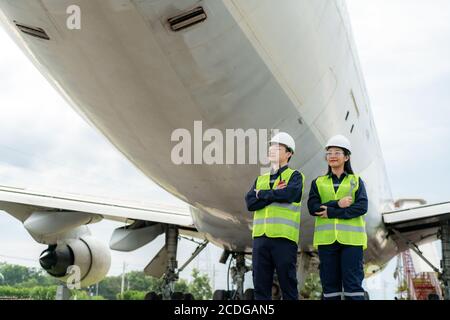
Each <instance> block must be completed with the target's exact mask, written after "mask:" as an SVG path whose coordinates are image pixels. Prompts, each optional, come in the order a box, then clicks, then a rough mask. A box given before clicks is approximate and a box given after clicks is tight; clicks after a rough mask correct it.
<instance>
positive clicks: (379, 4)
mask: <svg viewBox="0 0 450 320" xmlns="http://www.w3.org/2000/svg"><path fill="white" fill-rule="evenodd" d="M347 6H348V10H349V15H350V18H351V24H352V26H353V34H354V38H355V42H356V46H357V48H358V55H359V60H360V63H361V66H362V71H363V75H364V78H365V81H366V87H367V89H368V94H369V98H370V102H371V107H372V112H373V115H374V118H375V124H376V127H377V131H378V136H379V139H380V144H381V147H382V151H383V155H384V159H385V163H386V168H387V173H388V177H389V180H390V184H391V188H392V191H393V195H394V198H396V199H397V198H403V197H420V198H424V199H426V200H427V201H428V202H429V203H435V202H443V201H448V200H449V198H450V193H449V192H448V186H447V184H446V182H447V181H450V170H447V166H448V158H449V156H450V148H448V147H447V141H448V140H449V138H450V108H449V107H450V90H449V86H450V59H448V57H450V41H448V39H450V1H447V0H434V1H433V2H428V1H423V0H421V1H417V0H377V1H373V0H348V1H347ZM0 47H1V48H2V50H1V53H0V58H1V59H0V155H1V156H0V185H9V186H11V185H12V186H18V187H26V188H29V189H45V190H55V191H63V192H73V193H81V194H91V195H97V196H101V197H104V198H118V199H127V200H138V201H142V200H144V201H155V200H158V201H163V202H169V203H181V202H180V201H179V200H177V199H176V198H174V197H173V196H171V195H170V194H168V193H167V192H165V191H163V190H161V189H160V188H159V187H158V186H156V185H155V184H154V183H153V182H151V181H150V180H149V179H148V178H147V177H145V176H144V175H143V174H142V173H140V172H139V171H138V170H136V169H135V168H134V167H133V166H132V165H131V164H130V163H129V162H128V161H127V160H126V159H125V157H124V156H122V155H121V154H120V153H119V152H117V151H116V150H115V149H114V148H113V147H112V146H111V145H110V143H109V142H108V141H107V140H106V139H105V138H103V137H102V136H101V135H100V134H99V133H98V132H97V131H96V130H95V129H93V128H91V127H90V126H89V125H87V124H86V123H85V122H84V121H83V120H82V119H81V118H80V117H79V116H78V114H77V113H76V112H75V111H73V110H72V109H71V108H70V107H69V106H68V104H67V103H66V102H65V101H64V100H63V98H61V97H60V96H59V94H58V93H57V92H55V90H54V89H53V88H52V87H51V86H50V85H49V84H48V82H47V81H46V80H45V79H44V77H43V76H42V75H41V74H40V73H39V72H38V71H37V70H36V68H35V67H34V66H33V65H32V64H31V63H30V62H29V61H28V59H27V58H26V57H25V56H24V55H23V53H22V52H21V51H20V50H19V49H18V48H17V47H16V46H15V44H14V43H13V42H12V41H11V40H10V39H9V37H8V36H7V35H6V33H5V32H4V31H3V30H2V29H0ZM119 226H121V224H119V223H115V222H110V221H102V222H101V223H98V224H95V225H92V227H91V230H92V232H93V234H95V235H96V236H97V237H98V238H99V239H100V240H101V241H104V242H106V243H107V242H108V241H109V237H110V235H111V232H112V230H113V229H114V228H117V227H119ZM182 243H183V244H182V247H183V250H180V251H181V252H180V253H179V259H180V263H182V261H184V260H185V259H186V258H187V257H188V255H189V251H190V250H193V249H194V247H195V246H194V245H192V244H190V243H189V241H186V240H182ZM162 245H163V239H162V237H160V238H159V239H158V240H157V241H155V242H153V243H151V244H149V245H146V246H144V247H143V248H141V249H138V250H136V251H134V252H131V253H126V254H124V253H119V252H112V266H111V270H110V274H111V275H117V274H120V272H121V271H122V268H123V263H124V262H125V263H126V270H142V269H143V268H144V267H145V265H146V264H147V263H148V262H149V261H150V260H151V258H152V257H153V255H154V254H155V253H156V252H157V251H158V250H159V248H160V247H161V246H162ZM44 249H45V246H43V245H40V244H37V243H36V242H34V241H33V240H32V238H31V237H30V236H29V235H28V233H27V232H26V231H25V229H24V228H23V226H22V225H21V223H19V222H18V221H17V220H15V219H14V218H12V217H10V216H9V215H8V214H6V213H2V212H0V262H1V261H7V262H10V263H18V264H24V265H28V266H34V267H38V261H37V260H38V259H37V258H38V256H39V254H40V253H41V251H43V250H44ZM219 255H220V251H218V250H216V249H214V247H212V246H208V248H207V249H206V250H205V251H204V252H203V253H202V254H201V255H200V257H199V259H197V260H196V261H195V262H194V263H193V264H192V265H191V267H190V268H188V269H187V271H186V272H184V273H182V277H185V278H186V277H188V276H189V273H190V270H191V268H192V267H198V268H200V269H201V270H202V271H204V272H208V273H209V275H210V276H211V277H213V278H214V284H216V286H217V287H220V286H222V288H223V286H224V285H225V281H224V279H225V278H226V273H225V270H226V269H225V267H224V266H223V265H220V264H219V263H218V262H217V263H216V261H218V256H219ZM394 268H395V259H394V261H392V262H391V263H390V264H389V265H388V267H387V268H386V270H385V271H383V272H382V273H381V274H380V275H378V276H376V277H372V278H371V279H369V280H367V281H366V286H368V287H371V288H372V289H371V290H369V292H370V293H371V295H372V297H373V298H378V299H383V298H385V299H393V297H394V287H395V280H394V279H393V277H392V274H393V270H394Z"/></svg>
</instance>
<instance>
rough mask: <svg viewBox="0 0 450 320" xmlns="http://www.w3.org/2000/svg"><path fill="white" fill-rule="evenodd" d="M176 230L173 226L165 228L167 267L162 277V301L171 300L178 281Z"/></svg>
mask: <svg viewBox="0 0 450 320" xmlns="http://www.w3.org/2000/svg"><path fill="white" fill-rule="evenodd" d="M177 248H178V229H177V227H175V226H173V225H168V226H167V228H166V250H167V267H166V272H165V273H164V276H163V287H162V298H163V300H171V299H172V294H173V293H174V291H175V282H177V281H178V272H177V267H178V261H177Z"/></svg>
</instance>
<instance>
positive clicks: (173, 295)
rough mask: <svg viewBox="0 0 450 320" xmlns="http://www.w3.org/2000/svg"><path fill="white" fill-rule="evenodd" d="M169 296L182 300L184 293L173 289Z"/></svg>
mask: <svg viewBox="0 0 450 320" xmlns="http://www.w3.org/2000/svg"><path fill="white" fill-rule="evenodd" d="M170 298H171V300H184V293H183V292H178V291H175V292H174V293H172V296H171V297H170Z"/></svg>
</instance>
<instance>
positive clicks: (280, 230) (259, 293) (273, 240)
mask: <svg viewBox="0 0 450 320" xmlns="http://www.w3.org/2000/svg"><path fill="white" fill-rule="evenodd" d="M294 152H295V141H294V139H293V138H292V137H291V136H290V135H289V134H287V133H285V132H280V133H278V134H276V135H275V136H274V137H273V138H272V139H271V140H270V145H269V154H268V158H269V160H270V164H271V171H270V172H268V173H266V174H263V175H261V176H259V177H258V178H257V179H256V181H255V183H254V184H253V186H252V188H251V189H250V191H249V192H248V193H247V195H246V197H245V201H246V203H247V208H248V210H249V211H254V218H253V232H252V237H253V252H252V260H253V284H254V287H255V291H254V293H255V299H256V300H271V299H272V285H273V275H274V270H276V272H277V276H278V281H279V284H280V288H281V292H282V298H283V300H298V289H297V268H296V264H297V249H298V242H299V237H300V207H301V198H302V192H303V186H304V180H305V179H304V175H303V174H302V173H300V172H299V171H297V170H294V169H291V168H289V166H288V162H289V160H290V159H291V157H292V156H293V154H294Z"/></svg>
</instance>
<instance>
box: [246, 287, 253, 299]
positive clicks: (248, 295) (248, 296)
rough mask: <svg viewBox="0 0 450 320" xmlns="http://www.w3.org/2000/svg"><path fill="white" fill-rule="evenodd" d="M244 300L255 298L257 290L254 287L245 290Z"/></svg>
mask: <svg viewBox="0 0 450 320" xmlns="http://www.w3.org/2000/svg"><path fill="white" fill-rule="evenodd" d="M244 300H255V290H254V289H247V290H245V292H244Z"/></svg>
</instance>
